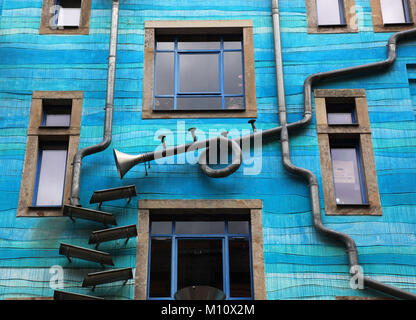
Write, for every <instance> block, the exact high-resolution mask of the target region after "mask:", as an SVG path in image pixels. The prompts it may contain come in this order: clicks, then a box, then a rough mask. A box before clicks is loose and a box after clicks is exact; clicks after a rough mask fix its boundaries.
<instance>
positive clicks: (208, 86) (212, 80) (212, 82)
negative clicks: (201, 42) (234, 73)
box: [179, 54, 220, 93]
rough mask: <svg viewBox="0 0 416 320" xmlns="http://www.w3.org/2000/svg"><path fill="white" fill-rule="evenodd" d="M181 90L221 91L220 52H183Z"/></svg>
mask: <svg viewBox="0 0 416 320" xmlns="http://www.w3.org/2000/svg"><path fill="white" fill-rule="evenodd" d="M179 59H180V91H181V92H189V93H191V92H219V90H220V87H219V80H218V79H219V78H218V77H219V59H218V54H181V55H180V56H179Z"/></svg>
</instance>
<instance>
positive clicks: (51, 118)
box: [45, 114, 71, 127]
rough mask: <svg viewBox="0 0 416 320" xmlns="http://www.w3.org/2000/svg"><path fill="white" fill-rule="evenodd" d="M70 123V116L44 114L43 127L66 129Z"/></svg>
mask: <svg viewBox="0 0 416 320" xmlns="http://www.w3.org/2000/svg"><path fill="white" fill-rule="evenodd" d="M70 123H71V115H70V114H46V119H45V126H49V127H68V126H69V125H70Z"/></svg>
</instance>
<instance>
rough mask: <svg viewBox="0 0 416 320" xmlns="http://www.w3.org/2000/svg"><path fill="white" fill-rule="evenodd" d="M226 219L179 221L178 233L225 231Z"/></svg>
mask: <svg viewBox="0 0 416 320" xmlns="http://www.w3.org/2000/svg"><path fill="white" fill-rule="evenodd" d="M224 230H225V228H224V221H177V222H176V229H175V231H176V233H190V234H213V233H224Z"/></svg>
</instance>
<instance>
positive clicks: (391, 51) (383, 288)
mask: <svg viewBox="0 0 416 320" xmlns="http://www.w3.org/2000/svg"><path fill="white" fill-rule="evenodd" d="M272 16H273V33H274V45H275V59H276V78H277V89H278V103H279V120H280V127H281V131H280V138H281V147H282V159H283V165H284V167H285V169H286V170H288V171H289V172H291V173H293V174H296V175H299V176H303V177H304V178H306V179H307V181H308V183H309V190H310V198H311V206H312V216H313V224H314V227H315V229H316V230H317V231H318V232H319V233H321V234H323V235H325V236H328V237H330V238H332V239H334V240H335V241H337V242H341V243H343V244H344V246H345V247H346V250H347V254H348V259H349V265H350V273H351V275H352V276H355V277H356V278H357V280H358V281H360V280H361V281H362V283H363V284H364V286H365V287H368V288H372V289H375V290H378V291H380V292H383V293H385V294H388V295H390V296H393V297H396V298H399V299H409V300H415V299H416V294H413V293H410V292H407V291H404V290H402V289H399V288H396V287H392V286H389V285H386V284H383V283H381V282H378V281H375V280H372V279H370V278H368V277H364V276H363V275H362V274H361V272H360V268H359V263H358V251H357V247H356V244H355V241H354V240H353V239H352V238H351V237H350V236H349V235H347V234H345V233H341V232H338V231H335V230H332V229H329V228H327V227H325V226H324V225H323V223H322V216H321V205H320V199H319V185H318V179H317V178H316V176H315V174H314V173H312V172H311V171H309V170H307V169H305V168H301V167H297V166H295V165H294V164H293V163H292V160H291V157H290V145H289V133H288V127H289V126H291V127H292V128H294V127H295V126H296V127H303V126H306V125H308V124H309V123H310V122H311V120H312V86H313V84H315V83H317V82H319V81H322V80H326V79H336V78H342V77H343V76H351V75H353V76H355V75H359V74H363V73H366V74H368V73H369V72H377V71H380V70H385V69H387V68H388V67H390V66H391V65H392V64H393V63H394V62H395V60H396V44H397V41H399V40H404V39H410V38H414V37H415V36H416V29H412V30H408V31H402V32H398V33H395V34H393V35H392V36H391V37H390V39H389V41H388V58H387V59H386V60H384V61H380V62H375V63H370V64H366V65H362V66H356V67H350V68H345V69H340V70H334V71H328V72H323V73H316V74H313V75H310V76H309V77H308V78H306V80H305V82H304V116H303V119H302V120H300V121H298V122H296V123H292V124H291V125H288V124H287V115H286V103H285V91H284V80H283V65H282V47H281V35H280V16H279V1H278V0H272Z"/></svg>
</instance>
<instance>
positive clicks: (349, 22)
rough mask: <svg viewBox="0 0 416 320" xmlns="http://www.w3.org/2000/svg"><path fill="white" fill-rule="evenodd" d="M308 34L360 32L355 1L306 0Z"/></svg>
mask: <svg viewBox="0 0 416 320" xmlns="http://www.w3.org/2000/svg"><path fill="white" fill-rule="evenodd" d="M305 4H306V13H307V20H308V33H350V32H358V25H357V17H356V14H355V0H305Z"/></svg>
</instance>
